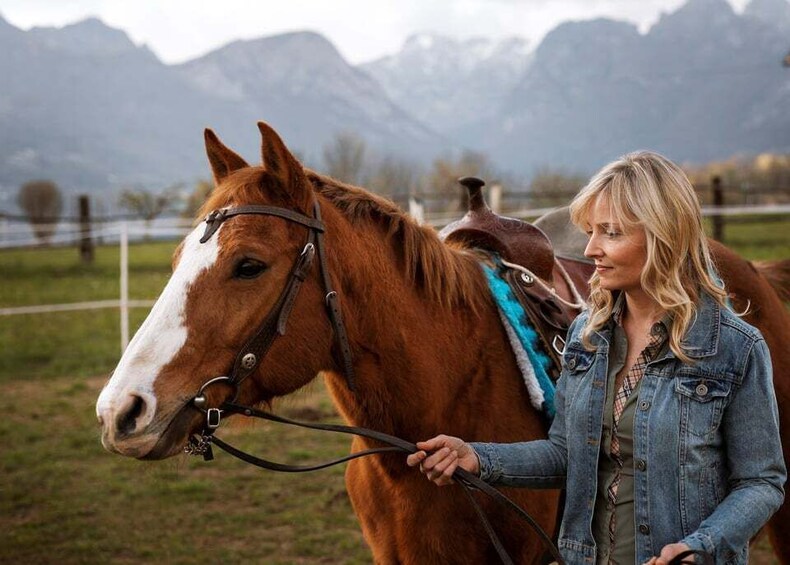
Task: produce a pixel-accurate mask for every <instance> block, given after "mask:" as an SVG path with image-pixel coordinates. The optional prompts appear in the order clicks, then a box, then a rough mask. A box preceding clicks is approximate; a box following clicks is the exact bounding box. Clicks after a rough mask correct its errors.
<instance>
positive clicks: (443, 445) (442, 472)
mask: <svg viewBox="0 0 790 565" xmlns="http://www.w3.org/2000/svg"><path fill="white" fill-rule="evenodd" d="M417 447H418V448H419V449H421V450H422V451H418V452H417V453H412V454H411V455H409V456H408V457H407V458H406V464H407V465H408V466H409V467H415V466H417V465H419V466H420V472H421V473H422V474H423V475H425V476H426V477H428V480H430V481H433V482H435V483H436V484H437V485H439V486H444V485H449V484H450V483H452V482H453V480H452V477H453V473H455V470H456V469H457V468H458V467H461V468H462V469H465V470H466V471H469V472H470V473H473V474H475V475H477V474H479V473H480V461H479V460H478V458H477V453H475V450H474V449H472V448H471V447H470V446H469V444H468V443H466V442H465V441H464V440H462V439H460V438H457V437H452V436H445V435H439V436H436V437H435V438H432V439H429V440H428V441H420V442H417ZM428 452H431V454H430V455H428Z"/></svg>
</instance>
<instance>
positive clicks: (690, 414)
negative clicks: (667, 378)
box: [675, 375, 732, 436]
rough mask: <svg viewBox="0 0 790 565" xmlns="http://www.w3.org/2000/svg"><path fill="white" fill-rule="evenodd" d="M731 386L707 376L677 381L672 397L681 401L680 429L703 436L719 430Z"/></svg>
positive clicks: (690, 376)
mask: <svg viewBox="0 0 790 565" xmlns="http://www.w3.org/2000/svg"><path fill="white" fill-rule="evenodd" d="M731 391H732V383H731V382H729V381H725V380H719V379H715V378H710V377H707V376H697V375H687V376H679V377H676V380H675V393H676V394H677V395H678V397H679V399H680V426H681V429H686V430H688V431H689V432H691V433H692V434H694V435H698V436H705V435H708V434H710V433H712V432H714V431H716V430H717V429H718V428H719V425H720V424H721V417H722V414H723V413H724V407H725V406H726V405H727V402H728V401H729V397H730V394H731Z"/></svg>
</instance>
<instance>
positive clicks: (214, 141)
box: [203, 128, 249, 184]
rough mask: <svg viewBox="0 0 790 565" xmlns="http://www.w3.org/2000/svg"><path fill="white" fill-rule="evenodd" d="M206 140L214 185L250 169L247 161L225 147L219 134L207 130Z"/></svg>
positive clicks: (204, 134) (205, 132)
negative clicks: (239, 171) (238, 170)
mask: <svg viewBox="0 0 790 565" xmlns="http://www.w3.org/2000/svg"><path fill="white" fill-rule="evenodd" d="M203 137H204V138H205V140H206V155H208V162H209V164H211V174H212V175H214V184H219V183H220V182H222V180H223V179H224V178H225V177H227V176H228V175H229V174H231V173H232V172H233V171H235V170H237V169H241V168H244V167H249V165H248V164H247V161H245V160H244V159H242V158H241V157H239V156H238V155H237V154H236V153H235V152H234V151H232V150H231V149H228V148H227V147H225V145H224V144H223V143H222V142H221V141H220V140H219V138H218V137H217V134H216V133H214V132H213V131H212V130H211V129H209V128H206V130H205V131H204V132H203Z"/></svg>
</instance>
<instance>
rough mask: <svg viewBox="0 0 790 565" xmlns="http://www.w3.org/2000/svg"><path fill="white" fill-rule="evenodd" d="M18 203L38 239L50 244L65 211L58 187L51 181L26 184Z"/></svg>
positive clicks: (22, 187)
mask: <svg viewBox="0 0 790 565" xmlns="http://www.w3.org/2000/svg"><path fill="white" fill-rule="evenodd" d="M17 202H18V204H19V207H20V208H21V209H22V210H23V211H24V212H25V214H26V215H27V221H28V222H30V226H31V227H32V229H33V233H34V234H35V236H36V239H38V240H39V241H41V242H42V243H44V244H46V243H49V241H50V239H52V236H53V235H54V233H55V228H56V226H57V224H58V221H60V214H61V212H62V211H63V198H62V197H61V195H60V189H59V188H58V186H57V185H56V184H55V183H54V182H52V181H50V180H34V181H30V182H26V183H25V184H23V185H22V186H21V187H20V188H19V194H18V196H17Z"/></svg>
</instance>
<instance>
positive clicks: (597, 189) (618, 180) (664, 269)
mask: <svg viewBox="0 0 790 565" xmlns="http://www.w3.org/2000/svg"><path fill="white" fill-rule="evenodd" d="M601 196H604V197H606V198H607V199H608V203H609V206H610V208H611V211H612V215H613V217H614V218H615V219H616V220H617V222H618V223H619V224H620V225H621V226H622V227H623V229H624V230H626V231H628V230H629V229H633V228H637V227H641V228H644V230H645V235H646V237H647V260H646V262H645V265H644V267H643V268H642V274H641V286H642V289H643V290H644V291H645V292H646V293H647V294H648V295H649V296H650V297H651V298H652V299H653V300H655V301H656V303H658V305H659V306H660V307H661V308H662V309H663V310H664V311H666V312H668V313H669V314H670V315H671V316H672V319H673V321H672V330H671V332H670V335H669V346H670V348H671V349H672V351H673V353H674V354H675V355H676V356H677V357H678V359H681V360H682V361H683V362H686V363H690V362H691V359H690V358H689V356H688V355H687V354H686V352H684V351H683V349H682V347H681V339H682V338H683V336H684V335H685V333H686V330H687V329H688V328H689V327H690V325H691V324H692V322H693V320H694V317H695V316H696V313H697V304H698V302H699V300H700V295H701V293H703V292H705V293H708V294H710V295H711V296H712V297H713V298H714V299H715V300H716V301H717V302H718V303H719V304H721V305H722V306H724V305H725V304H726V300H727V295H726V292H725V291H724V288H722V286H720V283H719V281H717V280H716V277H717V275H716V270H715V267H714V265H713V262H712V260H711V256H710V250H709V248H708V243H707V239H706V237H705V230H704V229H703V226H702V215H701V213H700V205H699V201H698V200H697V195H696V193H695V192H694V188H693V187H692V186H691V182H690V181H689V179H688V177H686V174H685V173H684V172H683V171H682V170H681V169H680V167H678V166H677V165H675V164H674V163H673V162H672V161H670V160H669V159H667V158H666V157H663V156H662V155H659V154H657V153H652V152H649V151H639V152H636V153H629V154H628V155H625V156H623V157H622V158H620V159H618V160H617V161H614V162H612V163H610V164H608V165H606V166H605V167H604V168H603V169H601V170H600V171H599V172H598V173H597V174H596V175H595V176H594V177H593V178H592V179H591V180H590V182H589V183H588V184H587V186H585V187H584V188H582V189H581V191H580V192H579V194H577V195H576V197H575V198H574V199H573V202H571V205H570V213H571V221H572V222H573V223H574V224H575V225H576V226H577V227H580V228H582V229H586V228H585V226H586V224H587V223H588V218H589V217H590V213H591V211H592V209H593V207H594V206H595V205H596V203H597V202H598V199H599V198H600V197H601ZM590 287H591V292H590V298H589V306H590V315H589V318H588V320H587V325H586V326H585V327H584V329H583V330H582V343H583V344H584V345H585V346H587V347H592V345H591V342H590V336H591V335H592V334H593V332H595V331H597V330H599V329H601V328H602V327H603V326H604V325H605V324H606V322H607V321H608V320H609V318H610V317H611V315H612V308H613V306H614V298H613V296H612V292H611V291H609V290H606V289H604V288H601V281H600V278H599V276H598V274H597V273H596V274H594V275H593V276H592V279H591V280H590Z"/></svg>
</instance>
